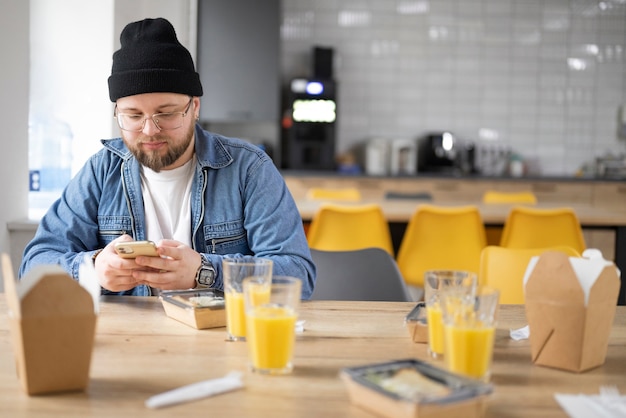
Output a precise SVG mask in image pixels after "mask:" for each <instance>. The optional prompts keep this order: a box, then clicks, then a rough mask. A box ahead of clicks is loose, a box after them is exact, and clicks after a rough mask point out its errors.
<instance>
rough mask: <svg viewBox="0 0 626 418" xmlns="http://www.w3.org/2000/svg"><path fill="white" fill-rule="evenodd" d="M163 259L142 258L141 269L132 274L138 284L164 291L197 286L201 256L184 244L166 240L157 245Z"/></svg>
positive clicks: (136, 261)
mask: <svg viewBox="0 0 626 418" xmlns="http://www.w3.org/2000/svg"><path fill="white" fill-rule="evenodd" d="M157 251H158V253H159V255H160V256H161V257H146V256H140V257H137V258H136V259H135V263H136V264H137V265H138V266H139V267H140V268H139V269H136V270H134V271H133V272H132V276H133V277H134V278H135V280H137V282H138V283H143V284H147V285H148V286H151V287H155V288H158V289H162V290H178V289H191V288H193V287H195V286H196V272H197V271H198V268H199V267H200V264H201V263H202V260H201V259H200V254H199V253H197V252H196V251H195V250H193V249H192V248H191V247H189V246H188V245H185V244H183V243H182V242H179V241H175V240H169V239H164V240H161V241H160V242H158V243H157Z"/></svg>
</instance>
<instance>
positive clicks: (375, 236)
mask: <svg viewBox="0 0 626 418" xmlns="http://www.w3.org/2000/svg"><path fill="white" fill-rule="evenodd" d="M307 240H308V242H309V247H311V248H315V249H317V250H324V251H346V250H359V249H362V248H369V247H377V248H382V249H384V250H385V251H387V252H388V253H389V254H391V256H393V255H394V251H393V243H392V241H391V232H390V231H389V224H388V222H387V219H386V218H385V215H384V214H383V211H382V209H381V208H380V206H379V205H376V204H367V205H340V204H331V203H325V204H322V206H321V207H320V208H319V210H318V211H317V212H316V213H315V215H314V216H313V219H311V224H310V226H309V229H308V233H307Z"/></svg>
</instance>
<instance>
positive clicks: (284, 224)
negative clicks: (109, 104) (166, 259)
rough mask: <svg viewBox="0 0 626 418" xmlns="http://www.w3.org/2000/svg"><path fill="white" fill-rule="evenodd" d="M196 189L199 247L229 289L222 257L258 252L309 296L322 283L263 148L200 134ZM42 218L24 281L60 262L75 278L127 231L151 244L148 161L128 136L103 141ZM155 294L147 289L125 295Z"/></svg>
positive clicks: (28, 253)
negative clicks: (145, 178) (144, 164)
mask: <svg viewBox="0 0 626 418" xmlns="http://www.w3.org/2000/svg"><path fill="white" fill-rule="evenodd" d="M195 138H196V142H195V152H196V154H195V155H196V159H197V164H196V170H195V177H194V179H193V183H192V190H191V223H192V225H191V231H192V239H191V241H192V246H193V248H194V249H195V250H196V251H198V252H200V253H204V254H205V255H206V257H207V258H208V259H209V261H211V263H212V264H213V267H214V268H215V271H216V282H215V287H216V288H218V289H223V281H222V257H223V256H224V255H226V254H229V255H237V254H240V255H256V256H258V257H266V258H270V259H272V260H273V261H274V267H273V272H274V274H275V275H288V276H294V277H298V278H300V279H302V298H303V299H309V298H310V296H311V294H312V293H313V288H314V285H315V265H314V264H313V261H312V259H311V254H310V251H309V247H308V244H307V241H306V237H305V235H304V230H303V228H302V220H301V218H300V215H299V212H298V209H297V207H296V205H295V202H294V200H293V198H292V196H291V194H290V192H289V190H288V189H287V186H286V185H285V182H284V180H283V178H282V176H281V175H280V173H279V171H278V170H277V169H276V167H275V166H274V163H273V162H272V160H271V159H270V158H269V157H268V156H267V154H265V153H264V152H263V151H262V150H261V149H260V148H258V147H256V146H254V145H252V144H249V143H246V142H244V141H241V140H239V139H235V138H226V137H223V136H219V135H216V134H213V133H210V132H207V131H204V130H202V129H201V128H200V126H199V125H196V129H195ZM102 144H103V145H104V148H103V149H102V150H100V151H99V152H97V153H96V154H94V155H93V156H92V157H91V158H90V159H89V160H88V161H87V163H86V164H85V166H84V167H83V168H82V169H81V170H80V172H78V173H77V175H76V176H75V177H74V178H73V179H72V180H71V181H70V183H69V184H68V185H67V187H66V188H65V190H64V191H63V194H62V195H61V197H60V198H59V200H57V201H56V202H55V203H54V204H53V205H52V206H51V207H50V209H49V210H48V212H47V213H46V214H45V216H44V217H43V218H42V220H41V223H40V224H39V228H38V229H37V232H36V234H35V237H34V238H33V240H32V241H31V242H30V243H29V244H28V245H27V246H26V248H25V250H24V256H23V259H22V264H21V266H20V270H19V276H20V277H22V276H23V275H24V274H25V273H26V272H27V271H28V270H30V269H31V268H33V267H34V266H36V265H40V264H60V265H61V266H62V267H63V268H64V269H65V270H66V271H67V272H68V274H70V275H71V276H72V277H73V278H75V279H77V278H78V270H79V266H80V264H81V262H82V261H83V260H84V258H85V255H88V256H92V255H93V253H94V252H95V251H96V250H98V249H100V248H103V247H104V246H106V245H107V244H108V243H109V242H111V241H112V240H114V239H115V238H117V237H119V236H120V235H123V234H129V235H131V236H132V237H133V238H134V239H135V240H144V239H146V225H145V214H144V206H143V199H142V193H141V179H140V175H139V171H140V164H139V163H138V162H137V160H136V159H135V157H134V156H133V155H132V153H131V152H130V151H129V150H128V149H127V148H126V146H125V145H124V142H123V141H122V139H121V138H116V139H111V140H103V141H102ZM102 293H103V294H113V293H115V294H130V295H140V296H145V295H150V288H149V287H148V286H146V285H140V286H137V287H135V288H134V289H131V290H128V291H125V292H119V293H118V292H110V291H108V290H105V289H102Z"/></svg>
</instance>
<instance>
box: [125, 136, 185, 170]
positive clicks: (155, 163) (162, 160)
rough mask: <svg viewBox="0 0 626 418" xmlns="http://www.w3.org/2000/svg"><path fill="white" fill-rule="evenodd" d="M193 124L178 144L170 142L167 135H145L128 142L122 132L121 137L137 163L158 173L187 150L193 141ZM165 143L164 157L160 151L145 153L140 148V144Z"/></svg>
mask: <svg viewBox="0 0 626 418" xmlns="http://www.w3.org/2000/svg"><path fill="white" fill-rule="evenodd" d="M194 129H195V127H194V124H191V125H190V126H189V128H188V129H187V132H185V134H184V136H183V138H182V140H181V141H180V142H178V143H175V142H173V141H172V139H171V137H170V136H168V135H167V134H162V133H158V134H157V135H155V136H152V137H147V136H145V135H143V134H142V135H139V136H137V137H136V138H135V139H134V140H132V141H131V140H129V139H127V138H126V137H124V132H123V131H122V137H123V139H124V143H125V144H126V147H127V148H128V149H129V150H130V152H132V153H133V155H134V156H135V158H136V159H137V161H139V163H140V164H142V165H143V166H146V167H148V168H149V169H151V170H152V171H155V172H157V173H158V172H159V171H161V170H162V169H163V168H164V167H168V166H170V165H172V164H174V163H175V162H176V161H177V160H178V159H179V158H180V157H181V156H182V155H183V154H184V153H185V151H187V149H188V148H189V144H190V143H191V141H192V140H193V134H194ZM151 141H155V142H166V143H167V151H166V153H165V154H164V155H161V153H162V150H154V151H145V150H144V149H143V148H142V147H141V144H142V143H146V142H151Z"/></svg>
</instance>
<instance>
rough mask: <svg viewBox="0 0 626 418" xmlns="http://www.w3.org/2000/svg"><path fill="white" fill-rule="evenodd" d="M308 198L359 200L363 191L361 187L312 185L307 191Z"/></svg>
mask: <svg viewBox="0 0 626 418" xmlns="http://www.w3.org/2000/svg"><path fill="white" fill-rule="evenodd" d="M306 198H307V199H309V200H341V201H347V202H358V201H360V200H361V192H360V191H359V189H356V188H354V187H346V188H341V189H326V188H323V187H312V188H310V189H309V190H308V191H307V194H306Z"/></svg>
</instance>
